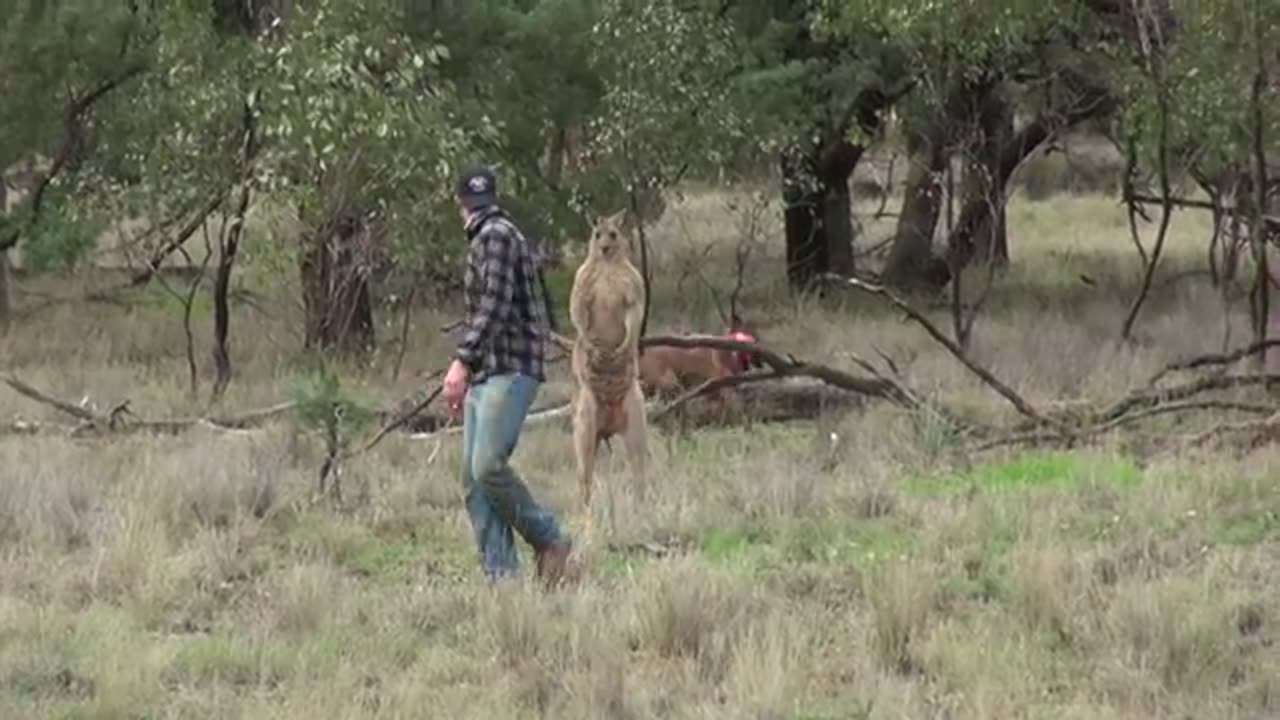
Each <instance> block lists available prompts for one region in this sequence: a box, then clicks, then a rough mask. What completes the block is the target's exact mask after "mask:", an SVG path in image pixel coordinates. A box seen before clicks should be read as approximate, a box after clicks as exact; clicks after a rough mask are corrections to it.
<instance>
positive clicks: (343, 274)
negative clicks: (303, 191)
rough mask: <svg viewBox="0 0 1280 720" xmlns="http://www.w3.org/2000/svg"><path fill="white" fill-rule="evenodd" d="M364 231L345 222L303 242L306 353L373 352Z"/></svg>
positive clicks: (301, 264) (353, 222)
mask: <svg viewBox="0 0 1280 720" xmlns="http://www.w3.org/2000/svg"><path fill="white" fill-rule="evenodd" d="M369 232H370V229H369V228H368V227H367V226H366V225H364V224H363V223H360V222H359V221H358V220H355V219H353V218H351V217H347V218H341V219H339V220H338V221H337V222H335V223H333V224H331V225H326V226H322V227H321V229H319V230H317V231H316V232H314V233H309V234H308V235H307V236H305V237H304V240H303V242H304V250H303V252H302V254H301V256H300V257H299V263H298V266H299V271H300V273H301V277H302V296H303V304H304V308H305V316H306V320H305V322H306V335H305V346H306V348H307V349H309V350H337V351H339V352H341V353H344V354H354V355H359V354H363V353H366V352H369V351H371V350H372V349H373V347H374V343H375V340H376V338H375V335H374V324H373V299H372V293H371V292H370V289H369V263H368V262H366V255H367V253H366V252H364V250H365V248H364V247H363V246H364V245H366V244H367V240H368V237H367V236H368V234H369Z"/></svg>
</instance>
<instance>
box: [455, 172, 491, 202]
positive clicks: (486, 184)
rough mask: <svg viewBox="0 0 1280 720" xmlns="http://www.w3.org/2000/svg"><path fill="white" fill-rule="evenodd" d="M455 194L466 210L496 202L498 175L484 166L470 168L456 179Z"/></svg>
mask: <svg viewBox="0 0 1280 720" xmlns="http://www.w3.org/2000/svg"><path fill="white" fill-rule="evenodd" d="M457 194H458V199H459V200H460V201H461V202H462V205H463V206H464V207H466V208H467V209H468V210H475V209H476V208H482V207H484V206H486V205H493V204H495V203H497V202H498V177H497V175H495V174H494V172H493V170H491V169H489V168H487V167H484V166H477V167H473V168H470V169H468V170H467V171H466V172H464V173H462V177H461V179H459V180H458V188H457Z"/></svg>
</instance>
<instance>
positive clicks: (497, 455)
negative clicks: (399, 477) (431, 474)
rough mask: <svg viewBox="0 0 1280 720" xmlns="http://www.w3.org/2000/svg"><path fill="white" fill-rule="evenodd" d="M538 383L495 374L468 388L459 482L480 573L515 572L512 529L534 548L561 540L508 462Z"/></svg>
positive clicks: (552, 522)
mask: <svg viewBox="0 0 1280 720" xmlns="http://www.w3.org/2000/svg"><path fill="white" fill-rule="evenodd" d="M538 384H539V383H538V381H537V380H535V379H533V378H531V377H528V376H526V375H519V374H511V375H494V376H490V377H487V378H485V379H484V380H482V381H481V382H480V383H479V384H477V385H472V386H471V387H470V388H469V389H468V391H467V399H466V403H465V406H464V409H463V416H462V423H463V424H462V482H463V484H464V485H465V486H466V488H467V514H468V515H469V516H470V518H471V527H472V529H473V530H474V531H475V536H476V545H477V546H478V548H479V550H480V557H481V561H482V563H483V565H484V571H485V574H486V575H488V576H489V577H490V578H496V577H500V576H507V575H514V574H515V573H516V571H517V569H518V567H519V561H518V559H517V557H516V546H515V541H514V536H513V531H514V532H515V533H519V534H520V537H522V538H523V539H524V541H525V542H527V543H529V544H530V545H531V546H533V548H534V549H535V550H539V549H541V548H542V547H544V546H545V545H547V544H549V543H552V542H555V541H556V540H560V539H561V533H560V526H559V524H558V523H557V522H556V518H555V515H553V514H552V513H551V512H550V511H548V510H547V509H546V508H544V507H542V506H541V505H539V504H538V503H537V501H535V500H534V499H533V496H532V495H531V494H530V493H529V488H528V487H526V486H525V484H524V482H523V481H521V479H520V476H519V474H517V473H516V471H515V470H514V469H512V467H511V465H510V464H509V460H510V458H511V453H512V452H514V451H515V449H516V443H517V442H518V441H519V439H520V429H521V426H523V425H524V418H525V415H527V414H528V412H529V406H530V405H532V404H533V399H534V397H535V396H537V394H538Z"/></svg>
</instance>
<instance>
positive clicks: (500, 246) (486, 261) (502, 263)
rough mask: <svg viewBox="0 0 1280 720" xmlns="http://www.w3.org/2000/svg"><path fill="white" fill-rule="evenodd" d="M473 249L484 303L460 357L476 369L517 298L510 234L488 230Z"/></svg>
mask: <svg viewBox="0 0 1280 720" xmlns="http://www.w3.org/2000/svg"><path fill="white" fill-rule="evenodd" d="M479 239H480V242H478V243H476V244H475V245H474V246H472V249H471V253H472V254H473V258H472V262H474V263H475V265H476V268H477V269H478V270H479V273H478V275H479V280H480V286H481V293H480V301H479V302H478V303H476V305H475V309H474V310H473V311H472V313H471V315H470V316H469V317H468V318H467V330H466V332H465V333H464V334H463V337H462V342H460V343H459V344H458V351H457V354H456V357H457V358H458V359H459V360H461V361H462V363H463V364H464V365H466V366H467V367H470V368H472V369H474V368H475V367H476V366H477V365H478V364H479V362H480V359H481V357H482V355H483V348H484V344H485V342H486V341H487V340H488V339H489V338H490V337H491V336H492V335H493V331H494V328H495V327H496V325H497V324H498V322H499V321H500V320H501V319H503V318H506V317H509V316H510V314H511V300H512V297H513V296H514V295H515V252H514V247H515V243H514V242H512V238H511V235H510V233H507V232H505V231H504V230H500V229H496V228H495V229H492V230H486V231H485V232H484V233H483V234H482V235H481V236H480V238H479Z"/></svg>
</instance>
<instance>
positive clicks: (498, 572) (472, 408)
mask: <svg viewBox="0 0 1280 720" xmlns="http://www.w3.org/2000/svg"><path fill="white" fill-rule="evenodd" d="M485 385H486V383H481V384H480V385H478V386H475V387H472V388H470V389H469V390H468V392H467V399H466V401H465V402H464V405H463V414H462V484H463V487H465V488H466V489H467V515H468V516H469V517H470V519H471V528H472V530H473V531H474V532H475V538H476V548H477V549H478V550H479V552H480V561H481V563H482V565H483V567H484V572H485V575H487V576H489V578H490V579H495V578H498V577H502V576H507V575H514V574H515V573H516V570H517V567H518V562H519V561H518V559H517V557H516V544H515V537H514V535H513V534H512V532H511V525H509V524H507V522H506V521H504V520H503V519H502V517H501V516H500V515H499V514H498V513H497V511H496V510H495V509H494V507H493V503H491V502H489V496H488V494H487V493H485V491H484V488H483V487H482V486H481V484H480V481H479V480H478V479H476V477H475V475H474V474H472V472H471V464H472V459H473V458H474V456H475V446H476V438H477V437H478V436H479V431H480V427H479V425H478V420H477V413H476V408H477V406H478V404H479V402H480V401H479V398H480V397H482V396H483V395H484V394H485V392H486V391H487V388H486V387H485Z"/></svg>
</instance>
